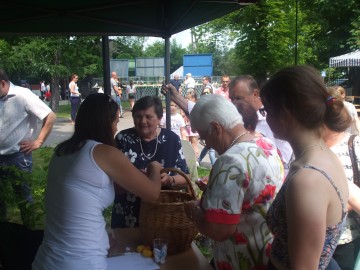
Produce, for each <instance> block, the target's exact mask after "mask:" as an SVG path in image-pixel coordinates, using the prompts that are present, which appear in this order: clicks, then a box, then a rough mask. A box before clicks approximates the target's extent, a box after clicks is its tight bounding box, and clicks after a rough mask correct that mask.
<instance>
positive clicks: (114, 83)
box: [110, 71, 124, 118]
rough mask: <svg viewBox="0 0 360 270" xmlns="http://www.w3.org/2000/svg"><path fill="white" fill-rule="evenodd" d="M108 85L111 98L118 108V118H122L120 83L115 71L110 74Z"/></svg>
mask: <svg viewBox="0 0 360 270" xmlns="http://www.w3.org/2000/svg"><path fill="white" fill-rule="evenodd" d="M110 85H111V90H112V91H111V96H113V97H114V98H113V99H114V100H115V101H116V103H117V104H118V105H119V108H120V118H123V117H124V116H123V108H122V104H121V94H122V89H121V87H120V81H119V79H118V76H117V73H116V72H115V71H113V72H111V79H110Z"/></svg>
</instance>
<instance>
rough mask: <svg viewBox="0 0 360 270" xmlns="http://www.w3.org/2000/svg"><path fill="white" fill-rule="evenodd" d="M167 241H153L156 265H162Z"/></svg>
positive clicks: (160, 239)
mask: <svg viewBox="0 0 360 270" xmlns="http://www.w3.org/2000/svg"><path fill="white" fill-rule="evenodd" d="M167 244H168V242H167V240H166V239H163V238H156V239H154V241H153V248H154V250H153V251H154V261H155V262H156V263H158V264H164V263H165V258H166V255H167Z"/></svg>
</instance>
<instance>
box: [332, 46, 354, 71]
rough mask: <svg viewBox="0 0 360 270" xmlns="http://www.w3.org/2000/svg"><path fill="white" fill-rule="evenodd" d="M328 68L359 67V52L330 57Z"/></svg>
mask: <svg viewBox="0 0 360 270" xmlns="http://www.w3.org/2000/svg"><path fill="white" fill-rule="evenodd" d="M329 66H330V67H360V50H356V51H354V52H351V53H347V54H343V55H340V56H336V57H331V58H330V60H329Z"/></svg>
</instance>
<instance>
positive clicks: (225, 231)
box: [185, 95, 284, 270]
mask: <svg viewBox="0 0 360 270" xmlns="http://www.w3.org/2000/svg"><path fill="white" fill-rule="evenodd" d="M190 122H191V128H192V130H193V131H197V132H198V133H199V135H200V137H201V138H203V139H204V140H205V141H206V145H208V146H209V147H211V148H214V149H215V150H216V151H217V152H218V153H219V155H220V157H219V158H218V159H217V160H216V162H215V164H214V165H213V167H212V171H211V173H210V176H209V182H208V184H207V188H206V190H205V191H204V193H203V195H202V198H201V200H200V202H197V201H192V202H188V203H186V205H185V211H186V213H187V215H188V217H189V218H191V219H192V220H193V222H194V223H195V224H196V226H197V228H198V230H199V231H200V232H201V233H202V234H204V235H206V236H208V237H209V238H211V239H213V240H214V261H215V266H216V269H218V270H220V269H242V270H244V269H255V268H256V269H260V268H261V269H263V268H265V267H266V265H267V263H268V256H269V253H270V248H271V243H272V239H273V236H272V235H271V233H270V232H269V229H268V228H267V225H266V221H265V215H266V212H267V210H268V209H269V207H270V204H271V203H272V201H273V199H274V197H275V194H276V193H277V191H278V190H279V189H280V186H281V185H282V183H283V180H284V169H283V166H282V162H281V158H280V157H279V155H278V153H277V150H276V147H275V146H273V145H272V143H271V142H270V141H269V140H267V139H266V138H263V137H256V136H255V135H252V134H250V133H249V132H248V131H247V130H246V129H245V128H244V124H243V119H242V116H241V115H240V114H239V113H238V111H237V109H236V107H235V105H234V104H232V103H231V102H230V101H228V100H226V99H225V98H224V97H222V96H220V95H208V96H204V97H202V98H201V99H200V100H199V101H198V102H197V103H196V105H195V106H194V108H193V110H192V111H191V113H190Z"/></svg>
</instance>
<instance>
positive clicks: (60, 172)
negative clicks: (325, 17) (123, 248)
mask: <svg viewBox="0 0 360 270" xmlns="http://www.w3.org/2000/svg"><path fill="white" fill-rule="evenodd" d="M111 75H112V78H111V88H112V92H113V95H111V96H108V95H106V94H103V93H97V94H91V95H88V96H87V97H86V98H85V99H84V101H83V102H82V103H81V104H80V94H79V91H78V87H77V83H76V82H77V80H78V76H77V75H76V74H73V75H72V76H71V82H70V84H69V90H70V95H71V97H70V102H71V108H72V109H71V119H72V121H74V133H73V135H72V137H71V138H70V139H68V140H66V141H64V142H62V143H60V144H59V145H58V146H57V147H56V148H55V151H54V155H53V157H52V159H51V161H50V165H49V172H48V179H47V188H46V197H45V206H46V221H45V231H44V237H43V239H42V243H41V245H40V247H39V249H38V251H37V254H36V257H35V259H34V261H33V263H32V269H85V268H89V269H106V256H107V252H108V249H109V238H108V234H107V232H106V229H105V227H106V222H105V220H104V217H103V215H102V211H103V210H104V209H105V208H106V207H108V206H110V205H111V204H112V216H111V227H112V228H133V227H138V226H139V213H140V210H141V201H142V200H145V201H156V200H157V198H158V196H159V194H160V190H161V189H181V188H184V187H185V186H186V180H185V178H184V177H183V176H182V175H179V174H174V173H172V172H171V173H165V172H162V171H161V169H162V168H169V167H170V168H176V169H179V170H181V171H183V172H184V173H185V174H189V170H188V168H187V165H186V160H185V158H184V155H183V152H182V146H181V139H188V140H190V142H191V144H192V145H193V147H194V149H196V148H197V146H198V145H197V144H198V143H199V141H200V140H202V141H203V142H204V144H205V147H204V149H205V150H203V151H204V153H205V154H206V152H209V155H210V159H211V163H212V168H211V172H210V175H208V176H205V177H204V178H203V179H201V181H198V182H197V183H196V184H197V185H198V186H199V188H200V189H201V190H202V191H203V192H202V196H201V198H200V199H199V200H194V201H190V202H187V203H185V207H184V208H185V209H184V210H185V212H186V215H187V216H188V218H189V219H191V220H192V221H193V222H194V225H195V226H196V227H197V229H198V230H199V232H200V233H201V234H203V235H205V236H206V237H208V238H210V239H211V240H212V241H213V245H212V254H213V259H212V261H211V265H212V266H213V267H214V269H217V270H223V269H239V270H240V269H356V267H357V265H358V264H360V263H359V260H360V258H358V255H359V250H360V227H359V226H360V225H359V224H358V223H357V220H358V219H357V217H358V214H359V213H360V188H359V187H358V186H357V184H359V183H360V176H359V175H360V174H359V166H360V164H359V163H360V162H359V161H360V156H359V155H360V148H359V147H360V138H359V136H358V133H359V130H360V129H359V127H360V125H359V119H358V118H357V114H354V110H353V108H352V104H350V105H349V104H347V103H346V101H345V99H344V91H343V89H341V88H328V89H327V88H326V86H325V84H324V82H323V79H322V77H321V76H320V75H319V72H318V71H317V70H316V69H314V68H312V67H310V66H293V67H286V68H283V69H281V70H279V71H278V72H276V73H275V74H273V75H272V76H271V77H270V78H269V79H268V80H267V81H266V82H265V83H264V84H263V85H261V87H259V85H258V84H257V82H256V81H255V79H254V78H253V77H252V76H250V75H242V76H238V77H235V78H233V79H230V77H229V76H227V75H224V76H222V78H221V86H220V87H219V88H218V89H216V88H215V87H214V86H213V85H212V84H211V77H209V76H204V77H203V80H202V81H203V89H202V91H201V95H200V97H197V93H196V91H195V90H194V87H195V85H194V80H193V78H192V77H191V74H187V78H186V80H185V82H184V84H183V85H182V84H181V83H179V78H174V80H173V81H172V82H171V83H169V84H167V85H163V86H162V93H167V92H170V97H171V100H172V101H171V116H170V118H171V120H172V121H171V125H172V126H171V128H168V129H166V128H164V127H165V125H166V124H165V121H164V110H163V104H162V101H161V99H160V98H158V97H151V96H145V97H142V98H140V99H139V100H135V93H136V88H135V87H134V85H133V84H131V83H130V86H129V87H128V88H125V87H124V86H122V85H121V81H119V80H118V78H117V74H116V73H114V72H113V73H112V74H111ZM123 89H125V90H126V91H127V94H128V96H129V101H130V104H131V114H132V118H133V122H134V127H133V128H129V129H125V130H122V131H120V132H118V131H117V125H118V123H119V118H121V117H122V116H123V109H122V103H121V94H122V90H123ZM184 91H186V92H185V93H183V92H184ZM33 96H34V95H33V94H32V93H31V92H30V90H28V89H25V88H21V87H18V86H15V85H13V84H12V83H11V82H10V81H9V78H8V77H7V75H6V73H5V71H3V70H0V105H1V107H0V108H1V110H2V112H3V114H2V117H1V118H0V130H1V133H0V138H1V139H0V162H1V163H0V169H1V172H3V171H4V172H7V173H8V174H9V173H10V172H11V171H7V170H6V168H8V167H9V166H11V165H15V166H16V167H18V168H19V169H21V170H24V171H26V172H31V152H32V151H34V150H36V149H38V148H39V147H40V146H41V145H42V144H43V143H44V141H45V139H46V138H47V137H48V136H49V134H50V132H51V129H52V126H53V124H54V122H55V118H56V117H55V114H54V113H53V112H52V111H51V110H50V109H49V108H48V107H47V106H46V105H45V104H44V103H43V102H42V101H41V100H40V99H38V98H34V97H33ZM13 97H14V98H13ZM14 106H17V108H19V110H21V112H20V111H19V114H14V113H11V112H12V110H11V108H13V107H14ZM29 107H30V108H31V110H28V109H27V108H29ZM22 111H24V113H22ZM20 115H21V117H23V119H19V117H20ZM309 115H311V117H309ZM36 118H38V119H40V120H42V121H43V126H42V129H41V131H40V133H39V135H38V137H37V138H36V139H34V138H33V137H34V127H33V125H34V123H35V125H36ZM34 120H35V121H34ZM17 130H21V132H15V131H17ZM10 133H11V134H14V136H10ZM195 152H196V153H197V155H198V158H199V160H198V161H201V158H202V157H203V156H204V155H205V154H204V153H199V152H200V151H199V150H195ZM358 157H359V158H358ZM4 179H5V178H4V177H2V178H1V181H4ZM6 179H9V177H8V178H6ZM13 188H14V192H15V193H16V194H17V195H18V196H19V197H21V198H23V200H24V199H25V201H28V202H31V200H32V198H31V192H30V187H29V186H28V185H26V184H23V183H21V182H20V183H18V182H16V183H15V182H14V183H13ZM20 209H21V208H20ZM0 210H1V212H0V214H2V215H1V218H2V220H1V221H6V206H5V205H3V204H0ZM22 211H24V208H22ZM25 216H26V215H24V217H25ZM23 223H24V224H25V225H26V219H25V218H24V220H23ZM0 226H2V224H0ZM1 228H3V227H1ZM94 232H96V233H94ZM5 234H6V232H3V233H2V234H1V237H4V235H5ZM1 245H4V244H3V243H0V251H1V248H2V246H1ZM0 253H1V252H0ZM0 255H1V254H0ZM0 260H1V258H0ZM359 267H360V265H359Z"/></svg>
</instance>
